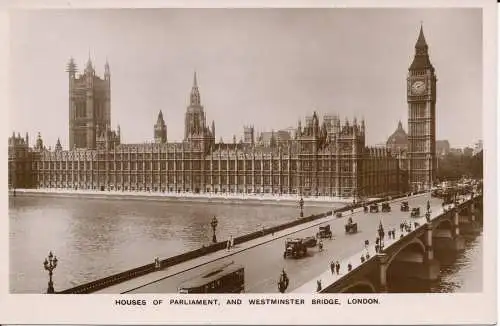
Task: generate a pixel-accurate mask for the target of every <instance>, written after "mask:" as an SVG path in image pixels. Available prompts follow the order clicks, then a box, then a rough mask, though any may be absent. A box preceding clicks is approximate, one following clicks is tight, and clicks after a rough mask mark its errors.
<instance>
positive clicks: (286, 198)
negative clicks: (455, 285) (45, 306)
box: [9, 188, 376, 204]
mask: <svg viewBox="0 0 500 326" xmlns="http://www.w3.org/2000/svg"><path fill="white" fill-rule="evenodd" d="M9 192H10V193H12V191H9ZM16 193H18V194H38V195H61V196H64V195H66V196H77V195H80V196H91V197H114V198H120V197H122V198H130V197H136V198H143V199H166V198H171V199H181V200H182V199H184V200H243V201H275V202H293V203H298V201H299V200H300V196H299V195H290V194H282V195H275V194H235V193H199V194H195V193H177V192H147V191H118V190H109V191H108V190H106V191H100V190H90V189H89V190H85V189H78V190H74V189H67V188H41V189H16ZM303 199H304V202H305V203H332V202H335V203H347V204H349V203H351V202H352V198H343V197H329V196H317V197H312V196H305V197H303ZM373 199H376V198H368V199H367V200H373Z"/></svg>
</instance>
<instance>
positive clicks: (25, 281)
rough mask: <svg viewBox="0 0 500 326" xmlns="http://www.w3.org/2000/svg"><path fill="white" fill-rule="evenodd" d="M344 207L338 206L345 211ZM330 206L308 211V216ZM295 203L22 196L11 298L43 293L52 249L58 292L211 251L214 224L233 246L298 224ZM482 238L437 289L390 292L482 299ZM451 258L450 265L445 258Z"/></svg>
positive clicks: (417, 285)
mask: <svg viewBox="0 0 500 326" xmlns="http://www.w3.org/2000/svg"><path fill="white" fill-rule="evenodd" d="M341 205H342V204H337V205H336V206H337V207H339V206H341ZM331 208H332V205H331V204H328V206H327V204H326V203H325V204H318V205H317V206H310V207H308V206H306V207H305V208H304V212H305V214H306V215H310V214H316V213H322V212H325V211H326V210H329V209H331ZM298 213H299V210H298V207H297V204H296V203H293V202H288V203H283V204H279V205H277V204H264V205H262V204H258V203H255V204H254V203H249V204H243V205H242V204H237V205H236V204H222V203H217V204H215V203H213V204H212V203H202V202H175V201H157V200H120V199H89V198H85V199H83V198H63V197H44V196H18V197H10V198H9V221H10V226H9V227H10V232H9V233H10V249H9V250H10V291H11V292H12V293H44V292H45V291H46V286H47V272H46V271H45V270H44V268H43V260H44V259H45V257H46V256H47V254H48V252H49V251H50V250H52V251H53V252H54V253H55V254H56V255H57V258H58V260H59V263H58V267H57V268H56V270H55V272H54V283H55V288H56V291H58V290H63V289H66V288H69V287H73V286H75V285H79V284H82V283H85V282H88V281H92V280H96V279H99V278H102V277H105V276H109V275H111V274H114V273H118V272H122V271H124V270H126V269H130V268H134V267H138V266H140V265H144V264H147V263H151V262H153V259H154V257H157V256H158V257H160V258H166V257H169V256H173V255H176V254H179V253H182V252H185V251H188V250H192V249H196V248H199V247H201V246H202V245H207V244H209V243H210V241H211V236H212V230H211V227H210V221H211V219H212V217H213V216H217V218H218V221H219V225H218V227H217V236H218V238H219V239H227V238H228V237H229V236H230V235H232V236H239V235H242V234H246V233H249V232H253V231H256V230H259V229H261V228H262V227H263V226H264V227H270V226H273V225H277V224H281V223H283V222H286V221H290V220H293V219H295V218H297V216H298ZM482 250H483V241H482V236H478V237H475V238H470V239H467V242H466V249H465V250H464V251H462V252H459V253H457V254H454V255H449V254H447V255H446V256H445V257H441V258H442V259H443V263H442V267H441V277H440V279H439V280H438V281H436V282H431V283H428V282H414V281H413V280H412V282H408V280H401V281H398V282H395V283H394V286H393V287H392V289H391V292H413V293H418V292H481V291H482V272H483V253H482ZM445 258H446V259H445Z"/></svg>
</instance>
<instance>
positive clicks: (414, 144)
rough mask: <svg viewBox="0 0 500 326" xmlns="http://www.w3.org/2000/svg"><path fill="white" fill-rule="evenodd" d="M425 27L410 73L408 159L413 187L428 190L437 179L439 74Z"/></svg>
mask: <svg viewBox="0 0 500 326" xmlns="http://www.w3.org/2000/svg"><path fill="white" fill-rule="evenodd" d="M428 50H429V47H428V46H427V42H426V41H425V37H424V32H423V28H422V26H420V34H419V36H418V40H417V43H416V44H415V57H414V58H413V62H412V63H411V65H410V68H409V69H408V78H407V98H408V100H407V102H408V159H409V178H410V186H411V187H412V188H413V189H414V190H422V189H429V188H430V187H431V186H432V183H433V180H434V179H435V176H436V81H437V78H436V74H435V71H434V67H433V66H432V64H431V62H430V59H429V53H428Z"/></svg>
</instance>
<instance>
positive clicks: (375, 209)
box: [370, 204, 378, 213]
mask: <svg viewBox="0 0 500 326" xmlns="http://www.w3.org/2000/svg"><path fill="white" fill-rule="evenodd" d="M370 213H378V205H377V204H371V205H370Z"/></svg>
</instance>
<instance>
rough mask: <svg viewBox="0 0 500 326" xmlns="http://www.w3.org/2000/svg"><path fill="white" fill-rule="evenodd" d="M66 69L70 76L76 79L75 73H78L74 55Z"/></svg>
mask: <svg viewBox="0 0 500 326" xmlns="http://www.w3.org/2000/svg"><path fill="white" fill-rule="evenodd" d="M66 71H67V72H68V75H69V78H70V79H74V78H75V74H76V64H75V60H73V57H70V58H69V62H68V64H67V66H66Z"/></svg>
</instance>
